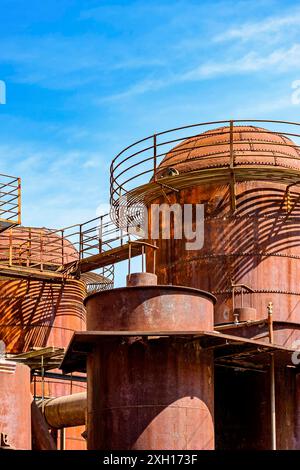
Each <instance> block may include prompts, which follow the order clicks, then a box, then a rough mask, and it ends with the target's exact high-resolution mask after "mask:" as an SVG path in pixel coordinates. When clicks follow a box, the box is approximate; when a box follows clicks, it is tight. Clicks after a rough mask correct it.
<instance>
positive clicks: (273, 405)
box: [270, 354, 276, 450]
mask: <svg viewBox="0 0 300 470" xmlns="http://www.w3.org/2000/svg"><path fill="white" fill-rule="evenodd" d="M270 398H271V449H272V450H276V402H275V359H274V354H271V363H270Z"/></svg>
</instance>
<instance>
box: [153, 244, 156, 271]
mask: <svg viewBox="0 0 300 470" xmlns="http://www.w3.org/2000/svg"><path fill="white" fill-rule="evenodd" d="M153 244H154V246H156V240H154V242H153ZM155 271H156V249H155V248H154V253H153V274H155Z"/></svg>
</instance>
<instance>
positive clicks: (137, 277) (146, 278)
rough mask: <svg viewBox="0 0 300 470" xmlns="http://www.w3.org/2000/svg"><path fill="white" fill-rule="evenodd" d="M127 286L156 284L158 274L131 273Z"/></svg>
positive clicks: (127, 278)
mask: <svg viewBox="0 0 300 470" xmlns="http://www.w3.org/2000/svg"><path fill="white" fill-rule="evenodd" d="M126 285H127V287H134V286H156V285H157V276H156V274H153V273H131V274H127V277H126Z"/></svg>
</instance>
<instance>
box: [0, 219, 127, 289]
mask: <svg viewBox="0 0 300 470" xmlns="http://www.w3.org/2000/svg"><path fill="white" fill-rule="evenodd" d="M131 239H132V237H130V235H129V234H128V233H127V232H126V231H124V230H122V229H120V228H118V227H117V226H116V225H115V224H114V223H113V222H112V220H111V217H110V214H104V215H101V216H99V217H95V218H93V219H91V220H89V221H87V222H84V223H82V224H76V225H71V226H69V227H64V228H62V229H56V230H55V229H49V228H26V227H15V228H10V229H9V230H7V231H6V232H4V233H3V234H2V236H1V238H0V266H1V265H5V266H10V267H22V266H23V267H27V268H33V269H37V270H39V271H56V272H65V273H68V272H72V270H73V268H76V265H77V264H78V262H79V261H80V260H83V259H86V258H89V257H91V256H94V255H98V254H100V253H105V252H107V251H109V250H113V249H114V248H117V247H119V246H122V245H124V244H126V243H128V242H129V241H130V240H131ZM97 273H98V274H100V275H101V276H103V277H104V278H105V279H106V281H107V282H106V281H105V282H104V283H103V286H104V287H103V288H109V287H112V285H113V280H114V265H113V264H111V265H109V266H104V267H103V268H100V269H98V270H97ZM104 284H105V285H104ZM94 288H96V286H92V285H91V289H94Z"/></svg>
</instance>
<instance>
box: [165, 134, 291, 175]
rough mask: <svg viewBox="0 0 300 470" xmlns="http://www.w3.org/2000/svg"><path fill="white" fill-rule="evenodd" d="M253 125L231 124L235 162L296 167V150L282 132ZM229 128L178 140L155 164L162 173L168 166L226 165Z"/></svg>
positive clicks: (183, 170) (185, 169) (181, 168)
mask: <svg viewBox="0 0 300 470" xmlns="http://www.w3.org/2000/svg"><path fill="white" fill-rule="evenodd" d="M271 132H272V131H270V130H268V129H264V128H261V127H255V126H233V143H232V151H233V153H234V161H235V164H236V165H243V164H246V165H249V166H250V165H251V164H256V165H257V164H259V165H278V166H282V167H288V168H296V169H299V168H300V162H299V157H300V150H299V149H298V148H297V146H296V144H294V143H293V142H292V140H291V139H289V138H288V137H286V136H283V135H280V134H274V133H271ZM230 156H231V149H230V128H229V127H220V128H216V129H212V130H209V131H207V132H204V133H203V134H199V135H197V136H194V137H192V138H190V139H188V140H185V141H183V142H181V143H180V144H179V145H177V146H176V147H174V148H173V149H172V150H171V151H170V152H168V153H167V155H166V156H165V158H164V159H163V160H162V162H161V163H160V165H159V167H158V172H157V176H158V177H160V176H164V174H165V171H166V169H167V168H168V167H170V168H175V169H176V170H177V171H178V172H179V173H186V172H189V171H195V170H199V169H203V168H210V167H222V166H229V165H230ZM161 168H163V169H161Z"/></svg>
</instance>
